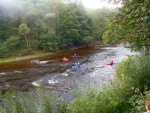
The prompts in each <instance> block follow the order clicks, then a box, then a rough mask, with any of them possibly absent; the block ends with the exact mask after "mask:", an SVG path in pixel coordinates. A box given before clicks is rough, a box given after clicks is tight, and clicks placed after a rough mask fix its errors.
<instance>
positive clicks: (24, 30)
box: [19, 23, 30, 49]
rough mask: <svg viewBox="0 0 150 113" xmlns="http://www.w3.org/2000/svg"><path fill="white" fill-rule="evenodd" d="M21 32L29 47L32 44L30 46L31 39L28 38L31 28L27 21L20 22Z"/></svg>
mask: <svg viewBox="0 0 150 113" xmlns="http://www.w3.org/2000/svg"><path fill="white" fill-rule="evenodd" d="M19 32H20V34H21V35H23V36H24V38H25V41H26V46H27V48H28V49H29V47H30V46H29V40H28V38H27V35H28V34H29V33H30V29H29V28H28V26H27V24H25V23H22V24H20V26H19Z"/></svg>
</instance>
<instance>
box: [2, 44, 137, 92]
mask: <svg viewBox="0 0 150 113" xmlns="http://www.w3.org/2000/svg"><path fill="white" fill-rule="evenodd" d="M75 53H76V54H77V55H79V56H80V57H79V58H71V56H72V55H74V54H75ZM130 54H135V53H131V52H130V50H129V49H126V48H124V47H122V46H118V47H103V48H100V47H97V48H82V49H74V50H69V51H64V52H60V53H58V54H55V55H51V56H45V57H42V58H38V59H33V60H24V61H17V62H13V63H5V64H0V90H5V89H11V88H15V89H18V90H23V91H24V90H28V89H30V88H35V87H39V86H41V85H42V86H44V87H46V88H47V89H51V90H58V91H68V90H70V89H72V88H73V87H74V85H75V84H77V85H79V84H80V83H84V82H85V81H90V82H93V83H100V84H101V85H102V84H104V83H106V81H107V80H108V79H111V78H113V77H114V75H115V70H116V68H117V66H118V64H119V63H120V62H121V60H122V59H123V58H126V57H127V55H130ZM63 57H66V58H69V59H70V60H69V61H68V62H62V61H61V58H63ZM111 60H114V62H115V65H113V66H108V65H107V63H108V62H110V61H111ZM75 62H76V63H77V62H80V63H81V64H83V66H82V67H81V68H72V66H74V64H75ZM67 69H69V70H71V73H70V74H69V76H67V77H65V76H63V75H62V73H64V72H65V71H66V70H67Z"/></svg>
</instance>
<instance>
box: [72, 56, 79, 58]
mask: <svg viewBox="0 0 150 113" xmlns="http://www.w3.org/2000/svg"><path fill="white" fill-rule="evenodd" d="M78 57H79V56H71V58H78Z"/></svg>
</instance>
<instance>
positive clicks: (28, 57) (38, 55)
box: [0, 53, 53, 63]
mask: <svg viewBox="0 0 150 113" xmlns="http://www.w3.org/2000/svg"><path fill="white" fill-rule="evenodd" d="M52 54H53V53H38V54H35V55H27V56H20V57H18V56H16V57H14V56H12V57H8V58H1V59H0V63H7V62H14V61H18V60H26V59H34V58H39V57H43V56H47V55H52Z"/></svg>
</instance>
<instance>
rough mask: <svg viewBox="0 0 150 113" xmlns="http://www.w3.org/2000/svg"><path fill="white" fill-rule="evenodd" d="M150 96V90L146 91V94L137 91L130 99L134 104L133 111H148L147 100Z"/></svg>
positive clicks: (141, 112)
mask: <svg viewBox="0 0 150 113" xmlns="http://www.w3.org/2000/svg"><path fill="white" fill-rule="evenodd" d="M148 98H150V90H149V91H145V92H144V94H141V93H140V92H136V93H135V94H134V95H133V96H132V97H131V98H130V99H129V103H130V104H131V105H132V109H131V112H132V113H143V111H146V107H145V102H146V100H147V99H148Z"/></svg>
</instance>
